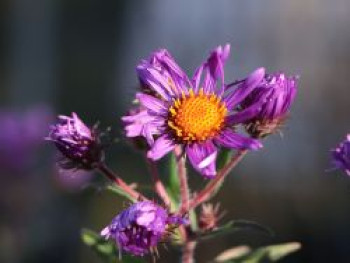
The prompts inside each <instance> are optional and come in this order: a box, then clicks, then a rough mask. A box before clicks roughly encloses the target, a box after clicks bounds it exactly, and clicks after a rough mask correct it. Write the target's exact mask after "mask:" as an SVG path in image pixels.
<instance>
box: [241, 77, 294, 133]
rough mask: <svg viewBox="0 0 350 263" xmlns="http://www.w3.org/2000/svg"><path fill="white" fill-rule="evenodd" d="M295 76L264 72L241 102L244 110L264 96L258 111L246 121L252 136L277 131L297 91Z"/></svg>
mask: <svg viewBox="0 0 350 263" xmlns="http://www.w3.org/2000/svg"><path fill="white" fill-rule="evenodd" d="M296 88H297V78H296V77H288V76H286V75H285V74H284V73H275V74H266V75H265V77H264V79H263V80H262V81H261V83H260V84H259V85H258V86H257V87H256V88H255V89H254V91H252V93H251V94H250V95H249V96H247V98H246V99H245V100H244V101H243V102H242V103H241V105H240V106H241V109H242V110H245V109H247V108H249V107H251V106H252V105H254V104H256V103H257V102H258V101H261V99H262V98H264V100H265V102H264V103H263V104H262V105H261V108H260V109H259V110H258V113H257V114H255V115H254V116H252V118H251V119H250V120H249V121H248V122H247V123H246V124H247V125H246V129H247V131H248V132H249V133H250V134H251V135H252V136H253V137H264V136H266V135H269V134H271V133H274V132H275V131H277V130H278V129H279V128H280V126H281V125H282V124H283V122H284V121H285V119H286V118H287V115H288V113H289V110H290V107H291V105H292V103H293V101H294V98H295V95H296V92H297V89H296Z"/></svg>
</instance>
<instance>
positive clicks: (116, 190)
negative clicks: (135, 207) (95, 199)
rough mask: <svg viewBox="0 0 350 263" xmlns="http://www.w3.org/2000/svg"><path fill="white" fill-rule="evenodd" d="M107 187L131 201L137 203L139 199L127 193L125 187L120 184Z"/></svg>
mask: <svg viewBox="0 0 350 263" xmlns="http://www.w3.org/2000/svg"><path fill="white" fill-rule="evenodd" d="M106 189H107V190H108V191H109V192H111V193H113V194H116V195H119V196H122V197H124V198H126V199H128V200H130V201H131V202H133V203H135V202H136V201H137V200H136V199H135V198H133V197H132V196H130V195H129V194H128V193H126V192H125V191H124V190H123V189H121V188H120V187H119V186H116V185H108V186H107V187H106Z"/></svg>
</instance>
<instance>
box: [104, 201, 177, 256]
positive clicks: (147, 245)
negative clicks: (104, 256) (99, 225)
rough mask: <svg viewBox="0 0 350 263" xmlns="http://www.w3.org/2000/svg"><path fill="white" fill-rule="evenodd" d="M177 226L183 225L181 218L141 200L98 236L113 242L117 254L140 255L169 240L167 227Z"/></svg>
mask: <svg viewBox="0 0 350 263" xmlns="http://www.w3.org/2000/svg"><path fill="white" fill-rule="evenodd" d="M177 218H179V219H177ZM179 223H183V221H181V220H180V217H176V216H174V215H170V214H169V213H168V212H167V211H166V210H165V209H164V208H162V207H160V206H159V205H157V204H155V203H153V202H151V201H142V202H138V203H135V204H133V205H131V206H130V207H129V208H127V209H125V210H123V211H122V212H121V213H120V214H118V215H117V216H116V217H115V218H114V219H113V220H112V222H111V223H110V224H109V225H108V226H107V227H106V228H104V229H103V230H102V231H101V235H102V236H104V237H106V238H108V239H112V240H114V241H115V242H116V244H117V246H118V247H119V250H120V251H126V252H128V253H131V254H133V255H135V256H143V255H144V254H147V253H148V252H150V250H152V249H153V248H155V247H156V246H157V244H158V243H159V242H160V241H163V240H165V239H166V238H167V237H168V235H169V233H168V230H170V229H169V227H171V226H174V225H177V224H179Z"/></svg>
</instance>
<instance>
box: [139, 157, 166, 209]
mask: <svg viewBox="0 0 350 263" xmlns="http://www.w3.org/2000/svg"><path fill="white" fill-rule="evenodd" d="M145 159H146V162H147V166H148V169H149V171H150V173H151V175H152V179H153V184H154V190H155V191H156V193H157V194H158V196H159V197H160V198H161V199H162V201H163V202H164V204H165V205H166V207H167V208H168V209H169V210H170V205H171V200H170V197H169V195H168V192H167V191H166V189H165V186H164V184H163V183H162V181H161V180H160V178H159V172H158V169H157V165H156V163H155V162H153V161H152V160H150V159H149V158H147V157H145Z"/></svg>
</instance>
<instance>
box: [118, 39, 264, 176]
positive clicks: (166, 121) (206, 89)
mask: <svg viewBox="0 0 350 263" xmlns="http://www.w3.org/2000/svg"><path fill="white" fill-rule="evenodd" d="M229 51H230V46H229V45H226V46H225V47H221V46H219V47H217V48H216V49H215V50H214V51H212V52H211V54H210V56H209V58H208V59H207V60H206V61H205V62H204V63H203V64H202V65H201V66H200V67H199V68H198V69H197V70H196V72H195V74H194V77H193V79H192V80H189V78H188V77H187V75H186V74H185V73H184V72H183V70H182V69H181V68H180V67H179V66H178V65H177V64H176V62H175V61H174V59H173V58H172V57H171V55H170V54H169V52H168V51H166V50H164V49H162V50H159V51H157V52H155V53H153V54H152V56H151V58H150V59H149V60H143V61H141V63H140V64H139V65H138V66H137V72H138V75H139V78H140V79H141V82H142V83H143V85H144V86H146V87H148V89H150V90H151V91H152V92H140V93H138V94H137V95H136V98H137V99H138V100H139V102H140V104H141V107H142V108H143V111H142V114H139V115H133V116H128V117H127V118H128V120H129V121H130V122H129V123H127V125H126V130H127V136H129V137H137V136H143V137H145V138H146V139H147V141H148V144H149V146H150V147H151V148H150V150H149V151H148V154H147V156H148V157H149V158H151V159H153V160H158V159H160V158H162V157H163V156H164V155H166V154H167V153H168V152H170V151H171V150H173V149H174V147H175V146H176V145H182V146H183V147H184V150H185V151H186V153H187V155H188V157H189V160H190V162H191V163H192V165H193V167H194V168H195V169H196V170H197V171H198V172H200V173H201V174H202V175H204V176H205V177H207V178H213V177H214V176H215V175H216V166H215V162H216V157H217V151H218V150H217V148H218V146H223V147H227V148H234V149H252V150H256V149H259V148H260V147H262V145H261V143H260V142H259V141H257V140H255V139H252V138H247V137H244V136H242V135H241V134H239V133H237V132H236V131H235V129H234V126H235V125H236V124H240V123H244V122H245V121H246V120H247V119H248V118H251V117H252V112H256V111H257V110H258V108H259V107H260V106H261V103H260V102H259V103H256V104H255V105H253V106H252V107H250V108H249V109H248V110H247V111H245V110H244V111H241V112H239V113H235V112H234V110H235V109H236V108H237V105H238V104H239V103H240V102H241V101H242V100H244V99H245V98H246V97H247V96H248V95H249V93H250V92H251V91H252V90H254V88H255V87H256V86H257V85H258V84H259V83H260V82H261V81H262V79H263V77H264V74H265V70H264V69H263V68H260V69H258V70H256V71H254V72H253V73H252V74H251V75H250V76H249V77H248V78H247V79H246V80H245V81H243V82H241V83H240V84H239V85H238V87H237V88H236V89H235V90H233V89H227V88H226V86H225V85H224V69H223V68H224V62H225V60H226V59H227V58H228V56H229ZM123 120H124V121H125V120H126V119H125V117H124V119H123Z"/></svg>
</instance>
